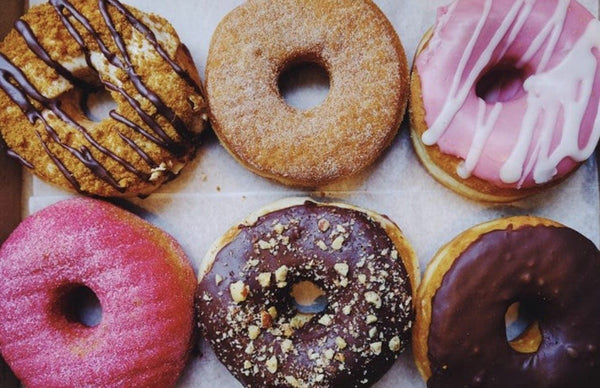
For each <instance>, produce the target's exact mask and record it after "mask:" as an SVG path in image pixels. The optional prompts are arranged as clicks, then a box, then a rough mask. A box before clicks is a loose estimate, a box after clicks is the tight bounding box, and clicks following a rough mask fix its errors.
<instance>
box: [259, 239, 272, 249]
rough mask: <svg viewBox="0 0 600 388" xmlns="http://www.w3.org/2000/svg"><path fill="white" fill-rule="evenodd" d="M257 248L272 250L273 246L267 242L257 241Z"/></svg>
mask: <svg viewBox="0 0 600 388" xmlns="http://www.w3.org/2000/svg"><path fill="white" fill-rule="evenodd" d="M258 247H259V248H260V249H271V248H273V246H272V245H271V243H270V242H267V241H265V240H259V241H258Z"/></svg>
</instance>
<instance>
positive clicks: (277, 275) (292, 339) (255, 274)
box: [196, 198, 419, 387]
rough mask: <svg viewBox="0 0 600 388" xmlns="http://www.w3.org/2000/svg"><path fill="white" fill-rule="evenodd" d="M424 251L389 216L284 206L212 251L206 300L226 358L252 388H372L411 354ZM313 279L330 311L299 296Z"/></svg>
mask: <svg viewBox="0 0 600 388" xmlns="http://www.w3.org/2000/svg"><path fill="white" fill-rule="evenodd" d="M418 277H419V269H418V262H417V260H416V258H415V254H414V252H413V250H412V248H411V247H410V245H409V244H408V242H407V241H406V239H405V238H404V236H403V235H402V233H401V232H400V230H399V229H398V227H397V226H396V225H395V224H394V223H392V222H391V221H390V220H389V219H387V218H384V217H382V216H380V215H378V214H376V213H373V212H370V211H366V210H363V209H359V208H356V207H353V206H350V205H345V204H339V203H337V204H319V203H315V202H313V201H311V200H308V199H306V198H294V199H287V200H283V201H280V202H276V203H274V204H272V205H270V206H268V207H267V208H265V209H262V210H260V211H259V212H258V213H256V214H254V215H252V216H251V217H249V218H248V219H247V220H246V221H245V222H244V223H242V224H241V225H239V226H235V227H233V228H232V229H230V230H229V231H228V232H227V233H226V234H225V235H224V236H223V237H222V238H221V239H219V240H218V241H217V242H216V243H215V245H214V246H213V247H212V248H211V250H210V251H209V252H208V254H207V256H206V258H205V260H204V262H203V264H202V268H201V270H200V283H199V285H198V291H197V296H196V303H197V311H198V318H199V325H200V328H201V330H202V333H203V334H204V336H205V337H206V338H207V339H208V340H209V341H210V343H211V344H212V346H213V349H214V350H215V352H216V354H217V357H218V358H219V359H220V360H221V361H222V362H223V363H224V364H225V366H227V368H228V369H229V370H230V371H231V373H232V374H233V375H234V376H235V377H236V378H238V379H239V380H240V381H241V382H242V383H243V384H244V385H246V386H249V387H264V386H293V387H305V386H311V387H312V386H332V387H342V386H343V387H358V386H368V385H371V384H373V383H374V382H375V381H377V380H378V379H379V378H380V377H381V376H382V375H383V374H384V373H385V372H386V371H387V370H388V369H389V368H390V367H391V365H392V364H393V362H394V360H395V359H396V358H397V356H398V354H399V353H400V352H401V351H402V350H403V349H404V348H405V347H406V344H407V341H408V340H409V337H410V329H411V326H412V319H413V308H412V290H413V289H416V287H417V285H418V284H417V283H418ZM307 281H308V282H313V284H315V285H316V286H318V287H319V288H320V289H321V290H322V291H323V292H324V293H325V294H326V299H327V306H326V307H325V309H324V310H323V311H320V312H315V311H309V312H306V311H304V312H300V310H299V308H296V307H294V305H293V298H292V297H291V296H290V292H294V287H295V286H296V285H297V284H299V283H301V282H307Z"/></svg>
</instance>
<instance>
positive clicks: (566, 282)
mask: <svg viewBox="0 0 600 388" xmlns="http://www.w3.org/2000/svg"><path fill="white" fill-rule="evenodd" d="M599 300H600V252H599V251H598V249H597V248H596V247H595V246H594V244H593V243H592V242H591V241H590V240H588V239H587V238H585V237H584V236H582V235H581V234H579V233H578V232H576V231H574V230H572V229H570V228H568V227H565V226H563V225H561V224H558V223H556V222H554V221H550V220H546V219H542V218H538V217H528V216H521V217H512V218H507V219H500V220H497V221H492V222H489V223H486V224H482V225H479V226H476V227H474V228H472V229H470V230H468V231H466V232H464V233H463V234H461V235H460V236H458V237H457V238H456V239H455V240H453V241H452V242H450V243H449V244H447V245H446V246H445V247H443V248H442V249H441V250H440V251H439V252H438V254H437V255H436V256H435V257H434V258H433V260H432V261H431V263H430V264H429V267H428V268H427V271H426V272H425V275H424V278H423V284H422V285H421V287H420V288H419V290H418V294H417V301H416V306H417V307H416V308H417V322H416V326H415V330H414V332H413V348H414V353H415V358H416V362H417V366H418V367H419V370H420V372H421V374H422V375H423V377H424V378H425V380H426V381H427V385H428V386H429V387H590V388H591V387H598V386H599V385H600V305H599V304H598V301H599ZM514 303H520V304H521V305H522V306H525V308H526V310H528V311H529V313H530V314H531V315H532V317H533V322H532V323H531V324H530V325H529V327H528V328H527V329H526V330H525V332H523V334H522V335H521V336H520V337H518V338H517V339H515V340H513V341H510V342H509V341H508V340H507V336H506V328H505V314H506V312H507V310H508V308H509V306H511V305H513V304H514Z"/></svg>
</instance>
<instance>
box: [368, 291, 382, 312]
mask: <svg viewBox="0 0 600 388" xmlns="http://www.w3.org/2000/svg"><path fill="white" fill-rule="evenodd" d="M365 299H366V300H367V302H369V303H371V304H372V305H373V306H375V308H376V309H378V308H380V307H381V298H380V297H379V294H378V293H376V292H375V291H367V292H365Z"/></svg>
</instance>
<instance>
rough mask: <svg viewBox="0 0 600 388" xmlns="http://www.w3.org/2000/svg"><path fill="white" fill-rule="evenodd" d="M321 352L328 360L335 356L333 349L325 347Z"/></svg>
mask: <svg viewBox="0 0 600 388" xmlns="http://www.w3.org/2000/svg"><path fill="white" fill-rule="evenodd" d="M323 354H324V355H325V358H326V359H328V360H332V359H333V356H335V352H334V351H333V349H325V351H324V352H323Z"/></svg>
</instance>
